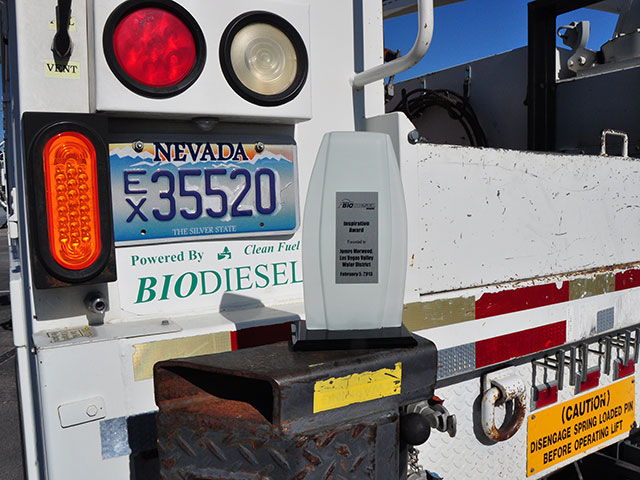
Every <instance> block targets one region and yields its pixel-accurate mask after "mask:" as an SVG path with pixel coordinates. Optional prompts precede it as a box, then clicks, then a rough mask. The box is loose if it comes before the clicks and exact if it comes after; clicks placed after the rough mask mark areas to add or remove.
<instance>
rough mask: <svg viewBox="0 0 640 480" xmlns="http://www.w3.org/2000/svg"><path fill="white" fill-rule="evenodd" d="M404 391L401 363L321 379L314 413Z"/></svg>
mask: <svg viewBox="0 0 640 480" xmlns="http://www.w3.org/2000/svg"><path fill="white" fill-rule="evenodd" d="M401 390H402V363H401V362H398V363H396V364H395V367H394V368H382V369H380V370H376V371H375V372H363V373H353V374H351V375H347V376H346V377H338V378H329V379H327V380H321V381H318V382H316V383H315V385H314V392H313V413H318V412H325V411H327V410H333V409H335V408H340V407H346V406H347V405H353V404H354V403H362V402H368V401H369V400H376V399H379V398H384V397H390V396H393V395H400V392H401Z"/></svg>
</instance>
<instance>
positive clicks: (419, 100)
mask: <svg viewBox="0 0 640 480" xmlns="http://www.w3.org/2000/svg"><path fill="white" fill-rule="evenodd" d="M431 107H440V108H444V109H445V110H446V111H447V112H448V113H449V116H450V117H451V118H452V119H453V120H457V121H458V122H459V123H460V124H461V125H462V127H463V128H464V131H465V134H466V135H467V138H468V139H469V143H470V145H471V146H474V147H487V146H489V144H488V142H487V137H486V135H485V133H484V130H483V129H482V127H481V126H480V122H479V121H478V117H477V116H476V114H475V112H474V111H473V108H472V107H471V104H470V103H469V99H468V98H466V97H463V96H462V95H460V94H458V93H456V92H454V91H452V90H447V89H438V90H429V89H425V88H416V89H415V90H411V91H410V92H408V93H407V91H406V90H405V89H402V99H401V100H400V102H399V103H398V105H396V107H395V108H394V111H396V112H397V111H401V112H404V113H405V114H406V115H407V117H409V119H410V120H414V119H416V118H419V117H421V116H422V114H423V113H424V112H425V111H426V110H427V109H429V108H431Z"/></svg>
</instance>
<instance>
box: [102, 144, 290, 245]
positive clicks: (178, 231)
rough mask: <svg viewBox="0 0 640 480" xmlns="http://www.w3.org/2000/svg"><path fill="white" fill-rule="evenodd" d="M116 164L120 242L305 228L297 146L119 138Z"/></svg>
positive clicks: (113, 152)
mask: <svg viewBox="0 0 640 480" xmlns="http://www.w3.org/2000/svg"><path fill="white" fill-rule="evenodd" d="M134 147H136V148H134ZM109 161H110V168H111V194H112V204H113V228H114V238H115V242H116V244H119V245H133V244H138V243H153V242H166V241H177V240H180V239H183V240H194V239H198V238H222V237H232V236H245V237H254V236H259V235H274V234H284V233H291V232H294V231H295V230H296V229H297V228H298V218H299V214H298V184H297V171H296V147H295V145H291V144H280V145H262V144H254V143H234V142H215V143H214V142H185V143H178V142H170V143H169V142H166V143H163V142H153V143H144V144H143V145H142V144H136V145H132V144H130V143H112V144H110V145H109Z"/></svg>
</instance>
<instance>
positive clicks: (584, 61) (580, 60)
mask: <svg viewBox="0 0 640 480" xmlns="http://www.w3.org/2000/svg"><path fill="white" fill-rule="evenodd" d="M578 63H579V64H580V65H584V64H586V63H587V59H586V58H584V57H582V56H581V57H578Z"/></svg>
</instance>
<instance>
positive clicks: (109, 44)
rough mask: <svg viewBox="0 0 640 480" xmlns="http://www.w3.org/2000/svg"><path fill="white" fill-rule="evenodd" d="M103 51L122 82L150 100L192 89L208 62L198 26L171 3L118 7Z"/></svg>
mask: <svg viewBox="0 0 640 480" xmlns="http://www.w3.org/2000/svg"><path fill="white" fill-rule="evenodd" d="M103 47H104V50H105V55H106V57H107V62H108V63H109V66H110V67H111V70H112V71H113V73H114V74H115V75H116V76H117V77H118V78H119V79H120V81H121V82H122V83H123V84H124V85H125V86H127V87H128V88H129V89H131V90H133V91H135V92H137V93H140V94H142V95H146V96H150V97H168V96H173V95H176V94H178V93H180V92H181V91H183V90H184V89H186V88H187V87H189V85H191V84H192V83H193V82H194V81H195V80H196V78H197V77H198V75H199V74H200V72H201V71H202V67H203V65H204V59H205V57H206V54H205V43H204V36H203V35H202V31H201V30H200V28H199V26H198V24H197V23H196V21H195V20H194V19H193V17H191V15H189V13H188V12H187V11H186V10H185V9H184V8H182V7H181V6H179V5H177V4H175V3H174V2H171V1H167V0H164V1H162V0H156V1H150V2H149V1H145V2H140V1H137V0H130V1H128V2H125V3H123V4H122V5H120V7H118V8H117V9H116V10H115V11H114V12H113V13H112V14H111V16H110V17H109V19H108V20H107V23H106V25H105V31H104V37H103Z"/></svg>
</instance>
